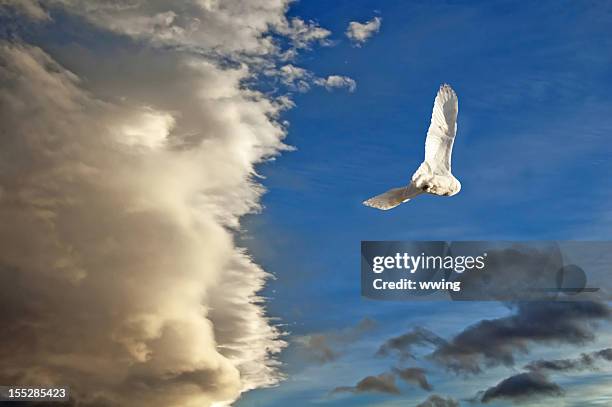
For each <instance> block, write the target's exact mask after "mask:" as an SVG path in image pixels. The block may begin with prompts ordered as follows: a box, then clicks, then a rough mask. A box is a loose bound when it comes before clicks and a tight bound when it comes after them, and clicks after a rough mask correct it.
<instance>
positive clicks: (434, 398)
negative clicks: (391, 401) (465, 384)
mask: <svg viewBox="0 0 612 407" xmlns="http://www.w3.org/2000/svg"><path fill="white" fill-rule="evenodd" d="M416 407H459V402H458V401H457V400H455V399H452V398H450V397H449V398H444V397H441V396H438V395H437V394H432V395H431V396H429V397H428V398H427V400H425V401H423V402H421V403H419V404H417V406H416Z"/></svg>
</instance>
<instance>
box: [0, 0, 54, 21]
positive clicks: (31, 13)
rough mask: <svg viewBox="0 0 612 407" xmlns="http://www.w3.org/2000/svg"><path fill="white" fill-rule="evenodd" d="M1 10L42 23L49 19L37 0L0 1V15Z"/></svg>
mask: <svg viewBox="0 0 612 407" xmlns="http://www.w3.org/2000/svg"><path fill="white" fill-rule="evenodd" d="M3 8H5V9H9V8H10V9H13V10H15V11H17V12H18V13H22V14H24V15H25V16H27V17H29V18H31V19H33V20H38V21H44V20H48V19H49V14H48V13H47V12H46V11H45V10H44V9H43V8H42V7H41V5H40V3H39V2H38V1H37V0H0V13H2V9H3Z"/></svg>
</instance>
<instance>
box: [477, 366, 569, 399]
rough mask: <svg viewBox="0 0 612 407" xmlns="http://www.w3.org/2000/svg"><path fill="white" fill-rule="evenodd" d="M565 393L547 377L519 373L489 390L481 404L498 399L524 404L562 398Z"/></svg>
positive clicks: (537, 374)
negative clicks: (544, 399)
mask: <svg viewBox="0 0 612 407" xmlns="http://www.w3.org/2000/svg"><path fill="white" fill-rule="evenodd" d="M563 394H564V391H563V389H562V388H561V387H559V385H557V384H556V383H552V382H550V381H548V379H547V378H546V376H544V375H542V374H540V373H535V372H529V373H519V374H517V375H514V376H510V377H508V378H507V379H504V380H502V381H501V382H499V383H498V384H497V385H495V386H493V387H490V388H488V389H487V390H486V391H485V392H484V393H483V394H482V397H481V402H483V403H489V402H491V401H494V400H498V399H505V400H510V401H512V402H515V403H523V402H525V401H527V400H532V399H537V398H541V397H561V396H563Z"/></svg>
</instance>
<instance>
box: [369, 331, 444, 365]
mask: <svg viewBox="0 0 612 407" xmlns="http://www.w3.org/2000/svg"><path fill="white" fill-rule="evenodd" d="M444 344H445V341H444V340H443V339H442V338H440V337H439V336H438V335H436V334H435V333H433V332H431V331H429V330H427V329H425V328H421V327H417V328H414V329H413V330H411V331H409V332H407V333H405V334H402V335H400V336H396V337H393V338H391V339H389V340H387V341H386V342H385V343H384V344H382V345H381V347H380V348H379V349H378V351H377V352H376V354H377V355H378V356H388V355H391V354H397V355H399V357H400V359H409V358H414V355H413V353H412V348H413V347H415V346H428V345H429V346H438V347H439V346H443V345H444Z"/></svg>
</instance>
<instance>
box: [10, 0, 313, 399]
mask: <svg viewBox="0 0 612 407" xmlns="http://www.w3.org/2000/svg"><path fill="white" fill-rule="evenodd" d="M3 4H4V5H6V4H8V3H7V2H6V1H4V2H3ZM27 4H30V5H32V4H33V5H40V6H41V10H44V11H45V12H48V15H49V19H48V21H46V22H45V24H44V25H42V26H41V27H39V28H37V30H40V31H36V32H28V35H27V36H24V37H27V38H28V41H30V43H25V42H22V41H17V40H14V39H12V40H1V39H0V81H2V83H3V85H4V86H3V87H2V90H0V104H1V105H2V106H3V108H2V111H1V112H0V133H1V134H2V135H3V136H2V138H1V141H0V144H1V146H2V148H1V149H0V222H1V223H2V225H3V226H4V227H3V228H2V229H1V230H0V241H1V242H2V244H1V245H0V259H2V260H1V262H0V287H4V288H5V289H4V290H3V292H2V295H1V296H0V309H1V310H2V311H1V312H0V321H1V322H2V324H3V326H5V327H7V328H6V329H2V330H1V331H0V382H7V383H9V382H10V383H15V384H28V383H29V384H31V383H37V384H54V383H57V384H65V385H69V386H71V389H72V391H73V395H74V397H75V400H76V401H75V403H77V404H78V405H89V406H92V407H93V406H102V405H106V406H126V405H129V406H132V407H139V406H150V407H156V406H168V405H183V406H194V405H198V406H210V405H219V403H227V402H231V401H232V400H235V399H236V398H237V397H239V395H240V394H241V393H242V392H244V391H247V390H249V389H253V388H258V387H263V386H270V385H274V384H276V383H277V382H278V381H279V380H280V379H281V375H280V374H279V372H278V369H277V367H278V362H277V361H276V360H275V358H274V355H276V354H277V353H278V352H279V351H280V350H281V349H282V348H283V346H284V342H283V341H282V340H281V339H280V335H281V333H280V332H279V331H278V329H277V328H276V327H275V326H274V325H273V324H272V323H271V321H270V319H269V318H268V316H267V313H266V309H265V301H264V299H263V298H261V297H260V296H259V295H258V292H259V291H260V290H261V289H262V287H263V285H264V284H265V281H266V279H267V278H268V274H267V273H266V272H265V271H264V270H262V269H261V268H260V267H259V266H258V265H257V264H256V263H255V262H254V261H253V259H251V257H250V256H249V254H248V253H247V252H246V251H245V250H244V249H242V248H240V247H238V246H237V245H236V243H235V241H234V232H235V231H236V230H239V228H240V218H241V217H242V216H243V215H245V214H248V213H253V212H256V211H258V210H260V206H259V199H260V197H261V195H262V193H263V192H264V188H263V186H262V185H260V184H259V183H258V182H257V178H256V177H255V175H256V173H255V166H256V165H257V164H258V163H261V162H264V161H266V160H269V159H270V158H272V157H274V156H276V155H278V154H280V153H281V152H282V151H284V150H287V149H288V147H287V146H286V145H285V144H284V143H283V139H284V137H285V135H286V129H285V128H284V126H283V125H282V124H281V123H280V120H279V115H280V113H281V111H282V110H283V109H284V108H286V107H287V106H290V105H291V103H290V101H288V100H287V99H286V98H278V99H275V98H274V97H273V96H270V95H264V94H262V93H260V92H258V91H256V90H255V89H254V87H252V86H250V84H251V83H252V81H253V80H254V78H256V77H257V74H258V73H259V69H260V68H261V67H269V66H274V64H276V61H277V59H278V58H280V57H281V54H282V52H283V50H282V49H281V48H282V46H281V44H280V43H279V42H277V40H275V38H276V37H277V36H278V31H284V32H285V33H286V35H287V36H288V37H289V40H288V41H290V42H291V43H292V44H297V45H294V46H299V47H305V46H307V45H308V44H312V43H313V42H315V41H320V40H321V39H322V38H324V37H325V35H324V33H322V31H321V30H320V29H317V28H316V27H313V25H312V24H310V23H299V22H298V20H296V19H293V20H291V21H288V20H287V18H286V16H285V12H286V11H287V7H288V2H286V1H273V0H256V1H253V2H248V4H245V3H244V2H241V1H224V2H223V5H222V6H221V5H220V3H218V2H215V1H195V0H194V1H191V0H184V1H176V2H172V3H171V4H169V3H168V2H163V1H156V0H153V1H143V0H129V1H128V0H126V1H116V0H113V1H97V2H89V1H80V0H61V1H60V0H56V1H55V0H53V1H51V0H50V1H45V2H40V3H37V2H28V3H27ZM25 5H26V3H18V2H11V4H10V5H9V6H10V7H25ZM58 9H62V12H63V13H66V14H70V15H72V16H75V15H76V16H78V17H79V18H63V19H62V20H61V21H55V20H54V19H53V18H54V16H56V15H57V14H58ZM28 10H29V11H28ZM26 11H28V12H27V13H25V15H26V16H28V17H30V18H37V16H36V12H35V11H34V12H32V10H30V9H26ZM0 12H2V13H4V11H2V10H0ZM22 14H24V13H22ZM5 17H6V15H5ZM9 17H10V16H9ZM22 18H25V17H22ZM26 23H27V22H25V23H24V24H26ZM24 24H19V25H16V27H17V28H16V29H21V28H22V27H23V25H24ZM71 25H74V26H71ZM86 30H91V31H92V32H94V33H99V32H104V35H91V36H87V35H84V36H81V35H76V34H75V33H82V32H84V31H86ZM270 30H276V34H275V35H273V34H271V33H270ZM49 33H52V34H53V35H47V34H49ZM18 37H19V36H16V37H15V36H11V37H10V38H18ZM58 39H59V40H58ZM83 39H85V40H86V41H87V44H83V43H80V41H83ZM96 41H100V42H102V41H103V42H104V43H103V44H100V43H96ZM92 43H94V44H95V45H96V46H98V45H103V46H99V47H97V48H96V47H93V46H92ZM94 49H95V51H93V50H94ZM255 57H257V58H259V59H258V60H257V64H250V62H251V61H253V58H255ZM261 69H263V68H261ZM6 287H11V288H10V290H7V289H6Z"/></svg>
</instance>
